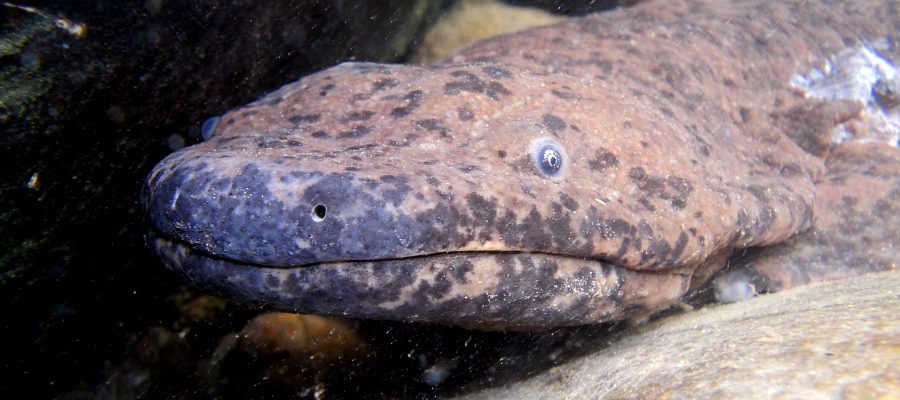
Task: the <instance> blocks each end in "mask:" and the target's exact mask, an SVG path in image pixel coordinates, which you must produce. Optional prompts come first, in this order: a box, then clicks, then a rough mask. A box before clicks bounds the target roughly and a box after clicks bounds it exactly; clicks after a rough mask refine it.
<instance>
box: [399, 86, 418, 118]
mask: <svg viewBox="0 0 900 400" xmlns="http://www.w3.org/2000/svg"><path fill="white" fill-rule="evenodd" d="M423 96H424V95H423V94H422V91H421V90H413V91H412V92H409V93H407V94H406V96H403V100H402V101H403V102H405V103H406V105H405V106H401V107H397V108H394V110H393V111H391V116H392V117H394V118H402V117H405V116H407V115H409V114H410V113H412V112H413V110H415V109H416V108H417V107H419V105H420V104H422V97H423Z"/></svg>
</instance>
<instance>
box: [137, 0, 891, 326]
mask: <svg viewBox="0 0 900 400" xmlns="http://www.w3.org/2000/svg"><path fill="white" fill-rule="evenodd" d="M871 3H872V4H869V2H859V4H855V5H854V4H847V3H845V2H833V4H832V3H829V2H825V1H812V2H810V1H800V0H788V1H778V2H765V1H763V2H760V1H732V2H725V1H709V2H705V1H657V2H652V1H651V2H648V3H646V4H641V5H638V6H635V7H633V8H627V9H619V10H616V11H613V12H609V13H603V14H596V15H590V16H587V17H583V18H572V19H569V20H567V21H566V22H563V23H561V24H559V25H554V26H550V27H543V28H537V29H532V30H529V31H525V32H523V33H519V34H515V35H509V36H502V37H499V38H495V39H492V40H488V41H486V42H483V43H481V44H479V45H476V46H475V47H473V48H470V49H468V50H465V51H463V52H462V53H459V54H457V55H455V56H452V57H450V58H449V59H447V60H445V61H444V62H442V63H440V64H437V65H434V66H429V67H418V66H406V65H381V64H371V63H344V64H341V65H338V66H335V67H333V68H330V69H327V70H324V71H321V72H319V73H316V74H313V75H310V76H307V77H304V78H302V79H300V80H299V81H297V82H295V83H292V84H289V85H286V86H284V87H282V88H281V89H279V90H277V91H275V92H273V93H271V94H269V95H267V96H265V97H264V98H262V99H261V100H259V101H257V102H254V103H251V104H248V105H247V106H244V107H241V108H238V109H235V110H232V111H229V112H228V113H226V114H225V115H223V116H221V119H220V120H219V121H218V123H216V124H215V126H206V127H205V128H204V131H208V132H209V135H208V137H206V140H205V141H204V142H203V143H201V144H198V145H195V146H191V147H188V148H185V149H181V150H179V151H177V152H175V153H173V154H171V155H170V156H168V157H167V158H166V159H164V160H163V161H161V162H160V163H159V164H158V165H157V166H156V167H155V168H154V170H153V171H152V172H151V174H150V175H149V177H148V178H147V181H146V183H145V187H144V191H143V199H142V200H143V205H144V208H145V210H146V211H147V214H148V216H149V219H150V221H151V222H152V223H153V225H154V226H155V227H156V228H157V229H158V232H155V233H153V235H152V237H151V241H152V244H153V246H154V247H155V248H156V249H157V252H158V253H159V255H160V256H161V258H162V259H163V261H164V262H165V263H166V265H167V266H168V267H169V268H170V269H172V270H173V271H176V272H177V273H179V274H181V275H183V276H184V277H185V278H186V279H188V280H189V281H190V282H192V283H193V284H195V285H197V286H198V287H201V288H204V289H206V290H209V291H212V292H215V293H218V294H221V295H224V296H227V297H231V298H234V299H236V300H238V301H242V302H247V303H253V304H263V305H268V306H271V307H272V308H275V309H279V310H284V311H290V312H298V313H319V314H333V315H343V316H349V317H358V318H374V319H394V320H412V321H428V322H441V323H447V324H456V325H463V326H470V327H477V328H481V329H539V328H547V327H553V326H562V325H577V324H585V323H594V322H600V321H606V320H614V319H622V318H628V317H630V316H634V315H643V314H647V313H650V312H653V311H656V310H659V309H661V308H664V307H666V306H668V305H669V304H671V303H673V302H675V301H677V300H678V299H679V298H680V297H681V296H682V295H684V294H685V293H686V292H687V291H688V290H690V289H691V288H692V287H696V286H697V285H699V284H701V283H703V282H704V281H706V280H707V279H708V278H709V277H710V276H711V275H712V274H713V273H715V272H716V271H718V270H720V269H721V268H722V267H723V266H724V264H725V260H726V258H727V257H728V255H730V254H731V253H732V251H734V250H735V249H742V248H747V247H751V246H765V245H772V244H776V243H780V242H783V241H785V240H787V239H788V238H790V237H791V236H793V235H795V234H797V233H798V232H803V231H806V230H808V229H809V228H810V227H812V226H813V224H814V222H815V215H816V213H817V189H816V185H815V183H816V181H817V180H818V179H819V178H820V177H821V176H823V174H824V171H825V166H824V162H823V160H822V159H820V158H818V157H815V156H813V155H811V154H809V153H807V152H806V151H804V150H803V149H801V148H800V147H799V146H798V145H797V144H795V142H794V141H793V140H792V138H793V139H795V140H796V139H797V138H796V136H797V135H793V136H788V135H787V134H786V133H788V132H785V130H784V128H785V127H793V126H796V124H798V123H806V122H805V120H800V121H799V122H798V120H797V119H796V118H794V119H791V115H792V114H790V113H788V112H787V111H788V110H791V109H794V108H796V107H798V106H802V105H804V104H806V102H807V100H806V99H805V98H804V97H803V96H802V94H800V93H798V92H797V90H796V89H794V88H792V87H791V86H790V81H791V77H792V74H795V73H797V72H799V71H807V70H809V69H810V68H812V67H817V66H821V64H822V62H823V60H824V59H825V58H826V57H828V56H829V55H831V54H834V53H835V52H837V51H839V50H841V49H844V48H846V47H847V46H848V45H852V44H856V43H862V41H864V40H869V39H872V38H882V37H885V36H887V35H889V34H894V32H895V31H896V29H895V26H896V25H897V23H898V19H897V13H896V12H892V11H891V10H890V7H891V6H892V5H893V3H890V2H889V3H880V2H871ZM886 19H887V20H886ZM835 21H839V22H835ZM830 127H831V126H829V128H830ZM810 132H811V133H810V134H821V133H822V132H819V131H817V130H816V129H810ZM798 143H802V141H799V140H798Z"/></svg>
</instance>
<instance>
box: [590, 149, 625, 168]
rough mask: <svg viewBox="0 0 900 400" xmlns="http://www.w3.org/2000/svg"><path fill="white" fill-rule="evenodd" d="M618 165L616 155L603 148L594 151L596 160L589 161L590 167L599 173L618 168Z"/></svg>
mask: <svg viewBox="0 0 900 400" xmlns="http://www.w3.org/2000/svg"><path fill="white" fill-rule="evenodd" d="M618 165H619V159H618V158H617V157H616V155H615V154H613V153H611V152H610V151H609V150H606V148H603V147H599V148H597V150H596V151H594V158H593V159H591V160H588V166H589V167H591V169H592V170H594V171H597V172H602V171H604V170H606V169H607V168H609V167H616V166H618Z"/></svg>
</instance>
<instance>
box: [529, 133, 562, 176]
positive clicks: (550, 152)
mask: <svg viewBox="0 0 900 400" xmlns="http://www.w3.org/2000/svg"><path fill="white" fill-rule="evenodd" d="M531 158H532V160H533V161H534V167H535V168H537V170H538V172H540V173H541V175H544V176H546V177H548V178H561V177H562V175H563V171H564V170H565V167H566V152H565V150H563V148H562V146H560V145H559V144H558V143H556V142H554V141H553V140H551V139H547V138H541V139H537V140H535V141H534V142H532V143H531Z"/></svg>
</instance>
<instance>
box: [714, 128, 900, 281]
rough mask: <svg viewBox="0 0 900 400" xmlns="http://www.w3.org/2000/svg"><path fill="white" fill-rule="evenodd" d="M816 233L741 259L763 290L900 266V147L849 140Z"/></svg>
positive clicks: (832, 160) (827, 187) (828, 183)
mask: <svg viewBox="0 0 900 400" xmlns="http://www.w3.org/2000/svg"><path fill="white" fill-rule="evenodd" d="M826 165H827V167H828V173H827V174H826V175H825V177H824V179H823V180H822V181H821V182H819V183H818V184H817V185H816V187H817V188H818V189H819V213H818V218H817V219H816V225H815V227H814V228H813V229H811V230H809V231H808V232H805V233H803V234H800V235H797V236H794V237H792V238H790V239H788V240H787V241H786V242H785V243H782V244H779V245H777V246H770V247H766V248H760V249H757V250H755V251H753V252H750V253H748V254H747V255H746V256H744V257H739V258H737V259H736V260H735V262H734V268H733V270H732V271H729V272H728V273H729V274H733V273H736V272H740V271H746V272H747V273H745V276H747V277H748V278H750V282H751V283H752V284H753V285H754V286H755V287H754V289H755V290H756V291H758V292H777V291H781V290H784V289H788V288H791V287H795V286H801V285H806V284H809V283H814V282H819V281H823V280H833V279H841V278H847V277H851V276H857V275H860V274H864V273H869V272H878V271H888V270H894V269H896V268H897V265H898V264H900V149H898V148H896V147H889V146H886V145H882V144H859V143H845V144H843V145H841V146H838V147H837V148H835V149H833V150H832V152H831V154H830V155H829V156H828V159H827V164H826Z"/></svg>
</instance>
